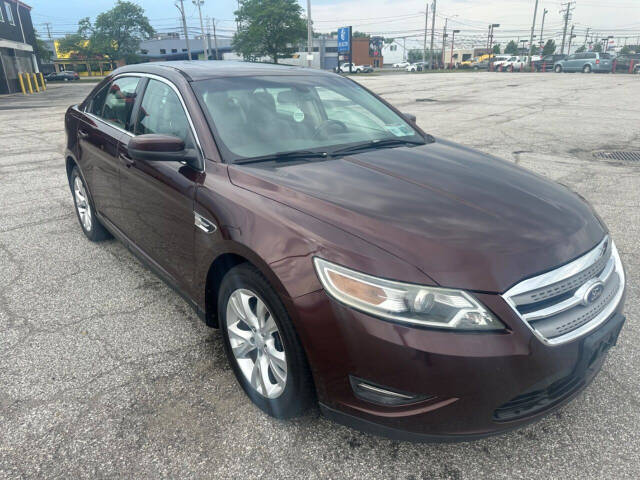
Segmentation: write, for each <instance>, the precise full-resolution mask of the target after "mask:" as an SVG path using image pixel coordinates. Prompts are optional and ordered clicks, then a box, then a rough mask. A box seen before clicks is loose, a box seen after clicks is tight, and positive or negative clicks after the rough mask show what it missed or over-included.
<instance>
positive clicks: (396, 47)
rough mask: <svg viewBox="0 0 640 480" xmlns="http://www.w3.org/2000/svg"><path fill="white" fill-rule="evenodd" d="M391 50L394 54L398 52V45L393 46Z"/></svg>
mask: <svg viewBox="0 0 640 480" xmlns="http://www.w3.org/2000/svg"><path fill="white" fill-rule="evenodd" d="M389 50H391V51H392V52H395V51H396V50H398V46H397V45H391V46H390V47H389Z"/></svg>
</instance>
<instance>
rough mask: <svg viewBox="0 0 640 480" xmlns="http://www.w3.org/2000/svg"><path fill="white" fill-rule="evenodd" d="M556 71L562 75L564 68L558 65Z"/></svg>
mask: <svg viewBox="0 0 640 480" xmlns="http://www.w3.org/2000/svg"><path fill="white" fill-rule="evenodd" d="M554 70H555V71H556V73H562V67H561V66H560V65H556V68H555V69H554Z"/></svg>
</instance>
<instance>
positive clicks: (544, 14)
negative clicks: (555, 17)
mask: <svg viewBox="0 0 640 480" xmlns="http://www.w3.org/2000/svg"><path fill="white" fill-rule="evenodd" d="M547 13H549V10H547V9H546V8H545V9H544V11H543V12H542V26H541V27H540V47H541V48H544V38H543V37H542V35H543V34H544V19H545V17H546V16H547Z"/></svg>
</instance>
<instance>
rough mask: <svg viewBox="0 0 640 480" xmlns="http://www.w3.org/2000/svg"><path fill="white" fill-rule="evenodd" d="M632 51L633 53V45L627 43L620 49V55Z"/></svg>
mask: <svg viewBox="0 0 640 480" xmlns="http://www.w3.org/2000/svg"><path fill="white" fill-rule="evenodd" d="M630 53H631V47H629V46H628V45H625V46H624V47H622V48H621V49H620V55H628V54H630Z"/></svg>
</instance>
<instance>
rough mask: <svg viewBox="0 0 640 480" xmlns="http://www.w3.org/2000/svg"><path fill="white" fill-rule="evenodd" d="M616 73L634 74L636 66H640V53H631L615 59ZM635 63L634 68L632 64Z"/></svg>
mask: <svg viewBox="0 0 640 480" xmlns="http://www.w3.org/2000/svg"><path fill="white" fill-rule="evenodd" d="M615 61H616V72H621V73H628V72H633V71H634V69H635V66H636V65H639V64H640V53H629V54H626V55H619V56H618V57H616V59H615ZM632 63H633V67H632V66H631V64H632Z"/></svg>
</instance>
